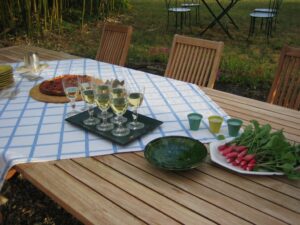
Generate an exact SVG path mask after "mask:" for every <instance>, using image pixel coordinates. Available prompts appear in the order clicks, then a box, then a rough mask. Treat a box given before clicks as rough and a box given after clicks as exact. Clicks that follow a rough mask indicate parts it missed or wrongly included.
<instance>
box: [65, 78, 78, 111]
mask: <svg viewBox="0 0 300 225" xmlns="http://www.w3.org/2000/svg"><path fill="white" fill-rule="evenodd" d="M62 85H63V88H64V92H65V94H66V97H67V98H68V99H69V100H70V104H71V107H72V111H70V112H68V113H67V115H66V116H67V117H70V116H74V115H76V114H78V113H79V112H78V111H76V110H75V107H76V104H75V101H76V98H77V96H78V93H79V88H78V81H77V79H71V78H70V77H64V78H63V79H62Z"/></svg>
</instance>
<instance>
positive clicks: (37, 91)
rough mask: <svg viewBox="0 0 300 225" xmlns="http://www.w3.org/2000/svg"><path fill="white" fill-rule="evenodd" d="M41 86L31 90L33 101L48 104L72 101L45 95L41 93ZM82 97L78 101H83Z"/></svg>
mask: <svg viewBox="0 0 300 225" xmlns="http://www.w3.org/2000/svg"><path fill="white" fill-rule="evenodd" d="M39 86H40V85H39V84H38V85H36V86H34V87H33V88H31V90H30V92H29V95H30V97H32V98H33V99H35V100H37V101H40V102H47V103H67V102H70V100H69V99H68V98H67V97H65V96H52V95H45V94H43V93H41V92H40V88H39ZM81 100H82V99H81V95H78V98H77V99H76V101H81Z"/></svg>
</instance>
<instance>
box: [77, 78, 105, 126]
mask: <svg viewBox="0 0 300 225" xmlns="http://www.w3.org/2000/svg"><path fill="white" fill-rule="evenodd" d="M78 82H79V83H80V86H81V88H82V90H81V91H82V96H83V99H84V101H85V102H86V103H87V104H88V107H89V109H88V113H89V118H88V119H85V120H84V121H83V123H84V124H85V125H88V126H94V125H96V124H98V123H99V122H100V120H99V119H97V118H95V117H94V108H93V107H94V103H95V84H94V79H93V78H92V77H87V76H83V77H78Z"/></svg>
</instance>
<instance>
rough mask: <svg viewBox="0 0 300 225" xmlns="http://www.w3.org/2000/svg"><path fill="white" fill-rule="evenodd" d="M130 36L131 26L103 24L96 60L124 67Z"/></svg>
mask: <svg viewBox="0 0 300 225" xmlns="http://www.w3.org/2000/svg"><path fill="white" fill-rule="evenodd" d="M131 36H132V26H124V25H118V24H104V26H103V30H102V36H101V40H100V45H99V48H98V52H97V55H96V60H98V61H103V62H107V63H111V64H115V65H119V66H124V65H125V62H126V59H127V54H128V50H129V45H130V41H131Z"/></svg>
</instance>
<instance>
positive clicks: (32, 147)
mask: <svg viewBox="0 0 300 225" xmlns="http://www.w3.org/2000/svg"><path fill="white" fill-rule="evenodd" d="M46 63H48V64H49V67H48V68H47V69H45V70H44V71H43V72H41V76H42V77H43V78H44V79H49V78H52V77H54V76H58V75H62V74H88V75H93V76H95V77H98V78H100V79H119V80H125V81H126V83H127V85H129V86H131V85H138V84H140V85H144V86H146V90H145V98H144V102H143V105H142V107H141V108H140V110H139V112H140V113H141V114H144V115H146V116H149V117H152V118H155V119H158V120H161V121H163V122H164V123H163V124H162V125H161V126H160V127H159V128H157V129H155V130H154V131H153V132H151V133H149V134H147V135H145V136H143V137H141V138H140V139H138V140H136V141H134V142H132V143H130V144H129V145H127V146H119V145H117V144H114V143H112V142H110V141H108V140H105V139H103V138H101V137H99V136H96V135H93V134H90V133H88V132H86V131H83V130H80V129H78V128H76V127H74V126H72V125H70V124H69V123H67V122H65V114H66V113H67V112H68V111H69V110H70V109H71V107H70V106H69V105H68V104H50V103H43V102H38V101H36V100H34V99H32V98H31V97H29V95H28V93H29V91H30V89H31V88H32V87H33V86H35V85H36V84H38V83H39V82H41V81H34V82H33V81H28V80H27V79H25V78H22V77H21V76H20V75H18V74H17V73H15V78H16V85H15V88H19V90H20V93H19V94H18V95H17V97H16V98H15V99H7V98H5V99H0V187H2V184H3V181H4V178H5V175H6V173H7V171H8V169H9V168H10V167H12V166H13V165H15V164H18V163H25V162H38V161H49V160H59V159H68V158H76V157H89V156H95V155H105V154H112V153H121V152H131V151H141V150H143V149H144V147H145V145H146V144H147V143H148V142H149V141H151V140H153V139H155V138H157V137H161V136H167V135H183V136H189V137H192V138H195V139H198V140H200V141H202V142H205V143H207V142H212V141H214V140H216V137H215V136H214V135H212V134H211V133H210V132H209V131H208V121H207V117H208V116H210V115H220V116H222V117H224V119H225V121H226V120H227V119H228V118H229V116H228V115H227V114H226V113H225V112H224V111H223V110H222V109H221V108H220V107H219V106H218V105H217V104H215V103H214V102H213V101H212V100H211V99H210V98H209V97H208V96H206V95H205V93H204V92H203V91H201V90H200V89H199V87H198V86H196V85H194V84H190V83H185V82H182V81H177V80H173V79H168V78H165V77H161V76H157V75H153V74H148V73H145V72H141V71H136V70H132V69H128V68H124V67H119V66H115V65H111V64H107V63H101V62H98V61H95V60H90V59H76V60H63V61H48V62H46ZM11 65H12V66H13V67H14V68H16V67H18V66H20V65H21V64H11ZM82 104H83V103H82V102H80V103H77V109H79V108H81V107H82ZM191 112H198V113H201V114H202V115H203V117H204V118H203V120H202V123H201V127H200V129H199V130H198V131H191V130H189V125H188V120H187V114H188V113H191ZM221 133H222V134H224V135H225V137H228V134H227V126H226V123H223V126H222V129H221Z"/></svg>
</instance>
